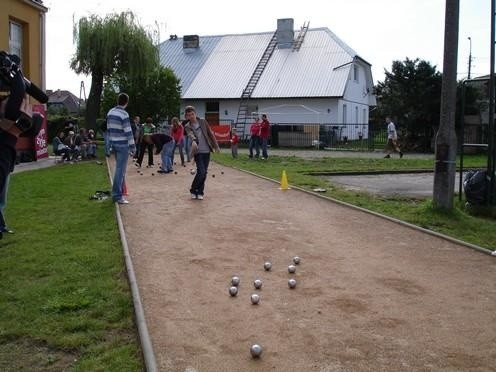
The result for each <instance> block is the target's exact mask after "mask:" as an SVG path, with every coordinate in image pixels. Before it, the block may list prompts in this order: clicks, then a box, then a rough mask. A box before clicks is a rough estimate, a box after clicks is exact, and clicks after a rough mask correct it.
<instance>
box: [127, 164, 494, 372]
mask: <svg viewBox="0 0 496 372" xmlns="http://www.w3.org/2000/svg"><path fill="white" fill-rule="evenodd" d="M156 161H158V159H156ZM156 164H157V163H156ZM176 170H177V172H178V174H177V175H175V174H167V175H158V174H157V173H156V168H155V169H153V170H151V169H146V168H145V169H142V172H143V175H141V174H139V173H138V172H137V171H136V169H135V168H134V166H133V165H130V166H129V170H128V177H127V184H128V189H129V191H130V196H129V200H130V202H131V204H129V205H125V206H123V207H122V208H121V213H122V217H123V221H124V224H125V230H126V235H127V239H128V243H129V247H130V251H131V255H132V259H133V262H134V266H135V271H136V276H137V279H138V283H139V287H140V291H141V295H142V300H143V303H144V309H145V315H146V318H147V323H148V327H149V330H150V333H151V337H152V343H153V346H154V351H155V354H156V357H157V364H158V365H159V367H160V369H161V371H187V372H193V371H326V372H328V371H400V370H401V371H413V370H422V371H439V370H443V371H459V370H462V371H463V370H465V371H469V370H470V371H495V370H496V258H494V257H491V256H487V255H484V254H481V253H478V252H476V251H473V250H470V249H468V248H465V247H461V246H458V245H455V244H452V243H449V242H447V241H444V240H442V239H439V238H435V237H432V236H429V235H426V234H423V233H421V232H418V231H415V230H412V229H409V228H406V227H402V226H400V225H397V224H394V223H392V222H389V221H386V220H383V219H381V218H378V217H375V216H372V215H368V214H366V213H363V212H359V211H355V210H352V209H349V208H346V207H343V206H340V205H336V204H334V203H332V202H327V201H325V200H322V199H319V198H316V197H314V196H312V195H308V194H305V193H303V192H300V191H296V190H288V191H280V190H279V189H278V185H276V184H274V183H271V182H269V181H265V180H262V179H259V178H257V177H254V176H251V175H248V174H245V173H242V172H239V171H236V170H233V169H230V168H224V167H221V166H219V165H217V164H212V165H211V168H210V172H209V177H208V180H207V185H206V197H205V200H203V201H198V200H190V195H189V191H188V190H189V185H190V183H191V181H192V178H193V176H192V175H190V173H189V168H181V167H176ZM152 172H155V175H154V176H152V175H151V174H152ZM221 172H224V174H222V173H221ZM214 175H215V178H214V177H213V176H214ZM288 178H289V182H290V183H291V175H290V174H288ZM295 255H298V256H300V257H301V259H302V263H301V264H300V265H299V266H297V271H296V274H294V275H290V274H288V272H287V267H288V265H289V264H290V263H291V258H292V257H293V256H295ZM267 260H268V261H271V262H272V263H273V269H272V271H270V272H266V271H264V270H263V263H264V261H267ZM233 275H238V276H239V277H240V278H241V285H240V288H239V294H238V296H237V297H230V296H229V294H228V288H229V284H230V279H231V277H232V276H233ZM290 277H294V278H296V280H297V281H298V285H297V288H296V289H294V290H290V289H289V288H288V286H287V280H288V278H290ZM256 278H261V279H262V280H263V288H262V289H261V290H260V291H255V290H254V288H253V285H252V282H253V280H254V279H256ZM254 292H258V293H259V294H260V295H261V301H260V304H259V305H252V304H251V302H250V295H251V294H252V293H254ZM253 343H259V344H260V345H262V347H263V349H264V351H263V354H262V357H261V358H260V359H259V360H254V359H252V358H251V356H250V352H249V349H250V346H251V344H253Z"/></svg>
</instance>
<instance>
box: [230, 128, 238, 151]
mask: <svg viewBox="0 0 496 372" xmlns="http://www.w3.org/2000/svg"><path fill="white" fill-rule="evenodd" d="M238 142H239V137H238V135H237V134H236V128H232V130H231V153H232V157H233V158H237V157H238Z"/></svg>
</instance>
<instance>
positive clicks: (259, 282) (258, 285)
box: [253, 279, 262, 289]
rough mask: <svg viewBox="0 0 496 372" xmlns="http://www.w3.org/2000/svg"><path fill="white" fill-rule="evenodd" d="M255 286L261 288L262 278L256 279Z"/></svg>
mask: <svg viewBox="0 0 496 372" xmlns="http://www.w3.org/2000/svg"><path fill="white" fill-rule="evenodd" d="M253 286H254V287H255V288H256V289H260V288H262V281H261V280H260V279H255V281H254V282H253Z"/></svg>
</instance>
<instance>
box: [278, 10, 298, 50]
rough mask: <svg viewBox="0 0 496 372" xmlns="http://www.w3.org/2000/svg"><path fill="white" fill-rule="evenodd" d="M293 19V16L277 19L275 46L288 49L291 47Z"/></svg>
mask: <svg viewBox="0 0 496 372" xmlns="http://www.w3.org/2000/svg"><path fill="white" fill-rule="evenodd" d="M293 41H294V20H293V18H281V19H278V20H277V47H278V48H279V49H288V48H292V47H293Z"/></svg>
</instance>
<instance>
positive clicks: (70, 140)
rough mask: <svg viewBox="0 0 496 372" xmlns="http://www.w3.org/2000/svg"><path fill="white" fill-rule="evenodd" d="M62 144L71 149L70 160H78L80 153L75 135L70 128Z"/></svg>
mask: <svg viewBox="0 0 496 372" xmlns="http://www.w3.org/2000/svg"><path fill="white" fill-rule="evenodd" d="M64 144H65V145H66V146H69V148H70V149H71V160H80V159H81V155H80V153H79V148H78V146H76V137H75V135H74V132H73V131H72V130H70V131H69V134H68V136H67V137H66V138H65V140H64Z"/></svg>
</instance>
